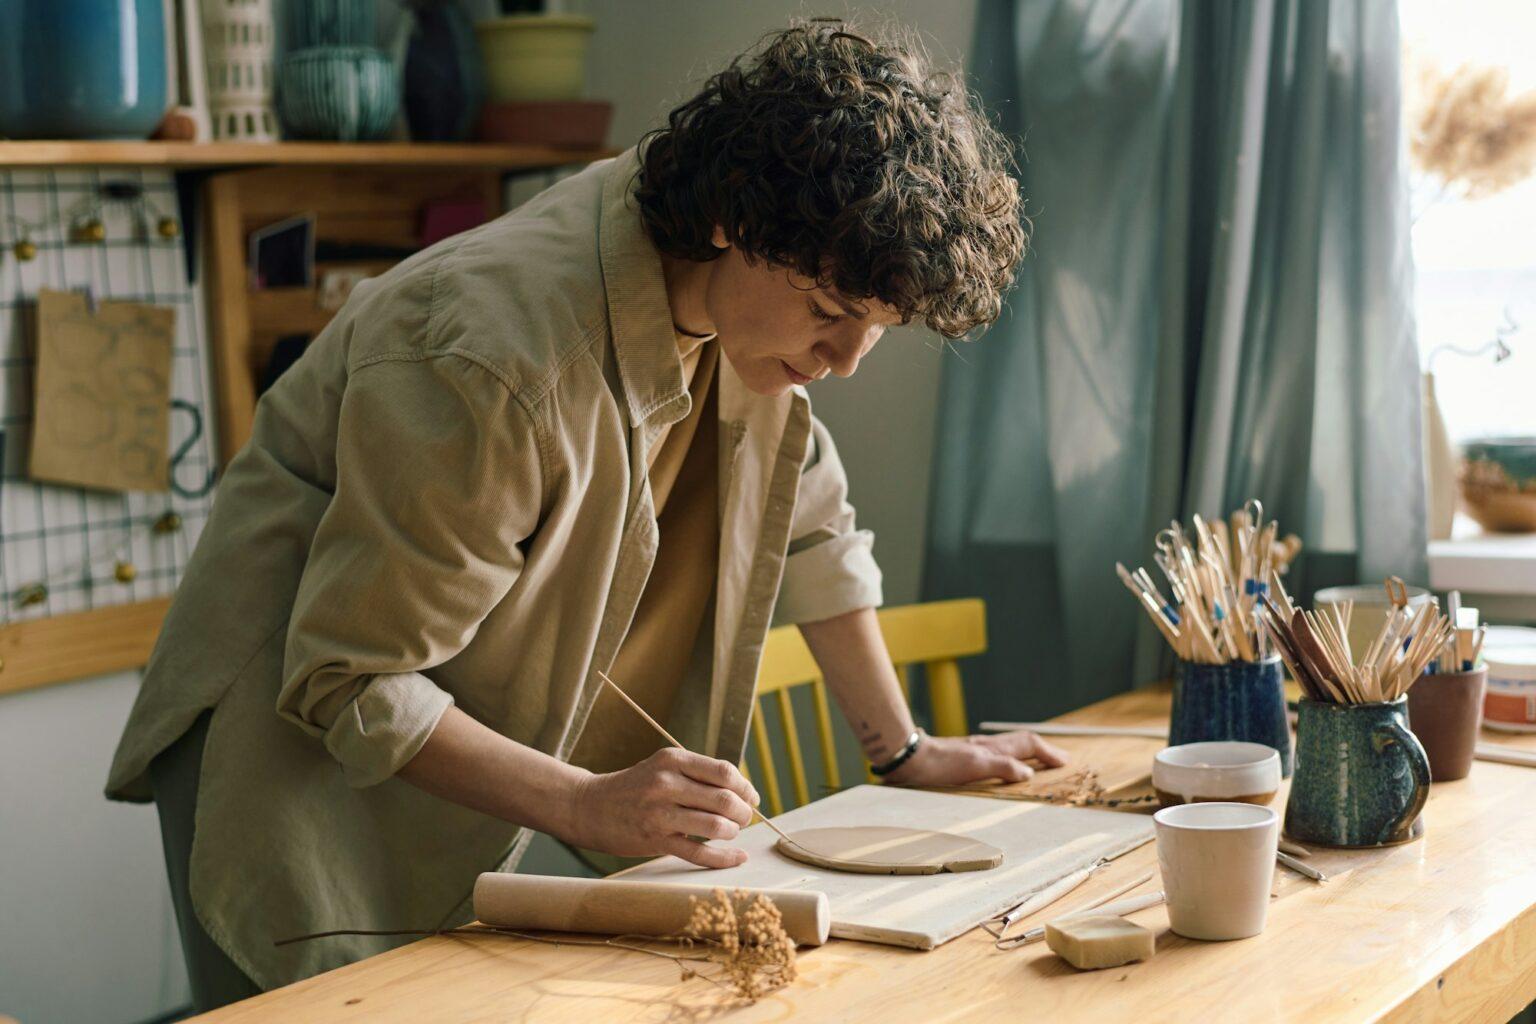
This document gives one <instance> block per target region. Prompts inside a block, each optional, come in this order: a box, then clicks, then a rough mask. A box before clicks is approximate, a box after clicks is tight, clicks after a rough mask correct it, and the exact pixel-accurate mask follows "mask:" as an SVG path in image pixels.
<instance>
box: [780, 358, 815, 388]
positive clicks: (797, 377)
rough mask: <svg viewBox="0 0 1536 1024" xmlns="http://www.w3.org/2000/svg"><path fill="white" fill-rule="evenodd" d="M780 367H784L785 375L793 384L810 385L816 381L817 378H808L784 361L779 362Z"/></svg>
mask: <svg viewBox="0 0 1536 1024" xmlns="http://www.w3.org/2000/svg"><path fill="white" fill-rule="evenodd" d="M779 365H780V366H782V367H784V374H785V376H787V377H788V378H789V382H790V383H791V384H809V383H810V382H811V381H813V380H815V379H816V378H815V377H807V376H806V375H805V374H803V373H801V372H800V371H799V370H797V369H795V368H794V367H793V366H790V365H789V364H788V363H786V362H785V361H784V360H782V359H780V360H779Z"/></svg>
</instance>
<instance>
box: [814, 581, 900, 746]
mask: <svg viewBox="0 0 1536 1024" xmlns="http://www.w3.org/2000/svg"><path fill="white" fill-rule="evenodd" d="M800 635H801V636H803V637H805V642H806V645H807V646H808V647H810V649H811V655H812V656H813V657H815V659H816V664H817V665H818V666H820V668H821V671H822V675H823V676H824V677H825V679H826V681H827V688H828V689H829V690H831V691H832V696H833V699H835V700H836V701H837V706H838V707H839V708H841V709H842V712H843V715H844V717H846V718H847V719H848V724H849V725H850V726H852V727H853V731H854V734H855V735H856V736H858V738H859V743H860V744H861V745H862V746H863V748H864V756H865V757H867V758H869V760H870V761H871V762H873V763H875V764H879V763H881V762H882V761H887V760H889V759H890V758H892V757H893V756H895V754H896V752H897V751H898V750H900V749H901V746H902V744H903V743H905V742H906V741H907V737H908V736H910V735H911V734H912V730H913V728H914V726H913V724H912V712H911V711H910V710H908V708H907V702H906V700H905V699H903V697H902V695H901V686H900V685H899V684H898V683H897V681H896V670H895V669H893V668H892V667H891V657H890V654H889V653H888V652H887V651H886V648H885V638H884V637H883V636H882V635H881V633H880V622H879V620H878V619H876V618H875V610H874V609H873V608H861V609H859V610H858V611H853V612H848V613H847V614H845V615H839V616H837V617H836V618H832V619H825V620H823V621H821V622H807V623H802V624H801V626H800Z"/></svg>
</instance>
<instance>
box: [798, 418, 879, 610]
mask: <svg viewBox="0 0 1536 1024" xmlns="http://www.w3.org/2000/svg"><path fill="white" fill-rule="evenodd" d="M790 538H791V539H790V544H789V555H788V557H787V558H786V559H785V562H784V578H783V582H782V583H781V584H780V586H779V600H778V604H777V606H776V607H775V609H774V615H773V620H774V624H775V625H788V624H799V623H802V622H820V621H821V620H823V619H831V618H835V617H836V616H839V615H842V614H844V613H846V612H851V611H857V610H858V609H860V608H877V607H879V606H880V604H881V603H882V602H883V597H882V595H881V590H880V567H879V566H878V565H877V564H876V563H875V555H874V545H875V535H874V534H873V533H871V532H870V531H869V530H860V529H858V528H857V527H856V526H855V523H854V511H853V506H852V505H850V504H849V503H848V477H847V474H846V473H844V471H843V463H842V461H841V460H840V459H839V458H838V456H837V446H836V445H834V444H833V443H832V435H831V434H830V433H828V432H827V428H826V427H825V426H823V425H822V423H821V421H820V420H818V419H816V418H814V417H812V419H811V444H810V450H809V452H808V453H807V455H806V461H805V465H804V467H803V468H802V470H801V472H800V492H799V495H798V496H797V498H796V500H795V514H794V521H793V524H792V526H791V529H790Z"/></svg>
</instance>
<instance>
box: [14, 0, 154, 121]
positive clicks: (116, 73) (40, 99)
mask: <svg viewBox="0 0 1536 1024" xmlns="http://www.w3.org/2000/svg"><path fill="white" fill-rule="evenodd" d="M166 106H167V96H166V64H165V12H164V9H163V8H162V6H161V0H0V136H9V137H10V138H14V139H142V138H146V137H147V136H148V135H149V134H150V133H151V132H153V131H154V130H155V128H156V126H158V125H159V124H160V119H161V118H163V117H164V116H165V111H166Z"/></svg>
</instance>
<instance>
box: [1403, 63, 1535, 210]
mask: <svg viewBox="0 0 1536 1024" xmlns="http://www.w3.org/2000/svg"><path fill="white" fill-rule="evenodd" d="M1416 79H1417V80H1416V83H1415V84H1416V89H1415V94H1414V97H1413V99H1412V102H1411V104H1410V107H1409V115H1408V121H1409V123H1408V135H1409V152H1410V154H1411V156H1412V158H1413V163H1414V166H1415V167H1417V168H1418V169H1419V170H1420V171H1422V172H1423V173H1425V174H1426V175H1428V176H1430V177H1431V178H1434V179H1435V180H1437V181H1438V182H1440V184H1441V186H1442V187H1443V188H1444V189H1445V190H1446V192H1447V193H1448V194H1450V195H1454V196H1459V197H1462V198H1466V199H1482V198H1486V197H1488V196H1491V195H1494V194H1496V193H1498V192H1502V191H1503V190H1504V189H1507V188H1509V187H1510V186H1511V185H1515V184H1518V183H1519V182H1521V181H1523V180H1524V179H1526V178H1528V177H1530V175H1531V174H1532V172H1533V171H1536V89H1533V90H1528V91H1526V92H1522V93H1518V94H1513V95H1512V94H1511V93H1510V91H1509V72H1508V71H1507V70H1505V69H1504V68H1502V67H1487V66H1483V67H1480V66H1477V65H1472V64H1463V65H1462V66H1461V67H1459V68H1457V69H1456V70H1455V71H1452V72H1450V73H1449V74H1447V73H1444V72H1442V71H1441V70H1440V69H1439V68H1438V67H1437V66H1435V65H1434V64H1433V63H1430V62H1428V61H1424V62H1422V63H1421V64H1420V67H1419V72H1418V75H1417V76H1416Z"/></svg>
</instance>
